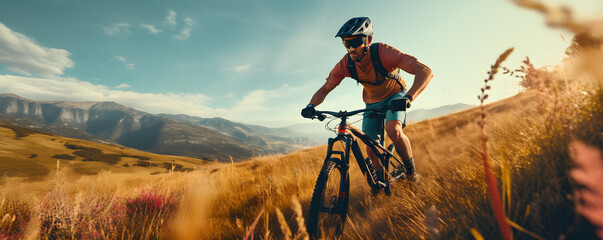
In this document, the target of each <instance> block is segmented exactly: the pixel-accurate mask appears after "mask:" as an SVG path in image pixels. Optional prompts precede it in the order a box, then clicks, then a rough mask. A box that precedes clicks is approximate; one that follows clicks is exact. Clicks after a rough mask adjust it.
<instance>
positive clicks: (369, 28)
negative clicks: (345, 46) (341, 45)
mask: <svg viewBox="0 0 603 240" xmlns="http://www.w3.org/2000/svg"><path fill="white" fill-rule="evenodd" d="M358 35H364V36H371V35H373V23H371V20H370V19H369V18H368V17H355V18H352V19H350V20H348V21H347V22H346V23H345V24H343V26H341V28H340V29H339V32H337V35H335V37H342V38H344V37H351V36H358Z"/></svg>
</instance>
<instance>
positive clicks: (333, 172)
mask: <svg viewBox="0 0 603 240" xmlns="http://www.w3.org/2000/svg"><path fill="white" fill-rule="evenodd" d="M340 162H341V160H340V159H338V158H331V159H329V160H327V161H325V163H324V165H323V166H322V169H321V170H320V174H319V175H318V179H317V180H316V186H315V187H314V194H313V195H312V202H311V203H310V214H309V217H308V233H309V234H310V237H311V238H312V239H322V238H335V237H337V236H341V234H342V233H343V227H344V225H345V220H346V217H347V211H348V203H349V199H350V196H349V192H348V191H349V189H350V179H349V177H348V172H347V170H343V169H342V164H340Z"/></svg>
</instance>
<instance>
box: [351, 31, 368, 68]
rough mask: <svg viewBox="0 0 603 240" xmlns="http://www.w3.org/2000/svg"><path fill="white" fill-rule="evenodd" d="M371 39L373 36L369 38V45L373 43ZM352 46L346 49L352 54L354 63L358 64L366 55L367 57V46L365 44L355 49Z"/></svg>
mask: <svg viewBox="0 0 603 240" xmlns="http://www.w3.org/2000/svg"><path fill="white" fill-rule="evenodd" d="M371 37H372V36H369V37H368V39H367V43H370V42H371V40H372V38H371ZM352 45H353V44H352ZM352 45H349V46H348V47H346V50H347V51H348V53H349V54H350V57H351V58H352V61H354V62H358V61H360V60H361V59H362V58H363V57H364V55H366V45H365V44H364V43H362V44H360V45H359V46H357V47H354V46H352Z"/></svg>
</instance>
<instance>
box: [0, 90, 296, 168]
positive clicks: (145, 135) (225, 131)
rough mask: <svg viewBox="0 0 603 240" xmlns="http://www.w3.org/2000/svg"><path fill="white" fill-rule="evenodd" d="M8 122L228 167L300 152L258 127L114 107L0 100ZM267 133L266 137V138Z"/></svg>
mask: <svg viewBox="0 0 603 240" xmlns="http://www.w3.org/2000/svg"><path fill="white" fill-rule="evenodd" d="M0 115H1V116H0V117H2V118H3V119H5V121H8V122H11V123H14V124H17V125H19V126H27V127H32V128H36V129H39V130H41V131H44V132H49V133H53V134H57V135H61V136H65V137H73V138H79V139H84V140H90V141H97V142H113V143H119V144H122V145H124V146H128V147H133V148H137V149H140V150H144V151H150V152H155V153H162V154H174V155H182V156H190V157H196V158H203V159H206V160H218V161H227V162H230V161H231V160H230V157H233V158H234V160H235V161H241V160H244V159H247V158H250V157H253V156H258V155H263V154H270V153H281V152H286V151H292V150H296V149H297V148H295V146H294V144H292V143H293V140H290V139H288V138H286V137H279V136H271V135H268V134H264V133H263V132H269V130H265V129H263V128H262V127H259V126H252V127H248V126H246V125H243V124H240V123H235V122H230V121H228V120H225V119H203V118H195V117H190V116H186V115H163V114H161V115H155V114H149V113H145V112H142V111H139V110H136V109H133V108H130V107H126V106H123V105H120V104H117V103H114V102H61V101H44V102H43V101H35V100H30V99H26V98H22V97H20V96H17V95H14V94H0ZM262 131H263V132H262Z"/></svg>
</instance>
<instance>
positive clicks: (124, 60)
mask: <svg viewBox="0 0 603 240" xmlns="http://www.w3.org/2000/svg"><path fill="white" fill-rule="evenodd" d="M115 59H117V60H119V61H120V62H126V58H125V57H122V56H115Z"/></svg>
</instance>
